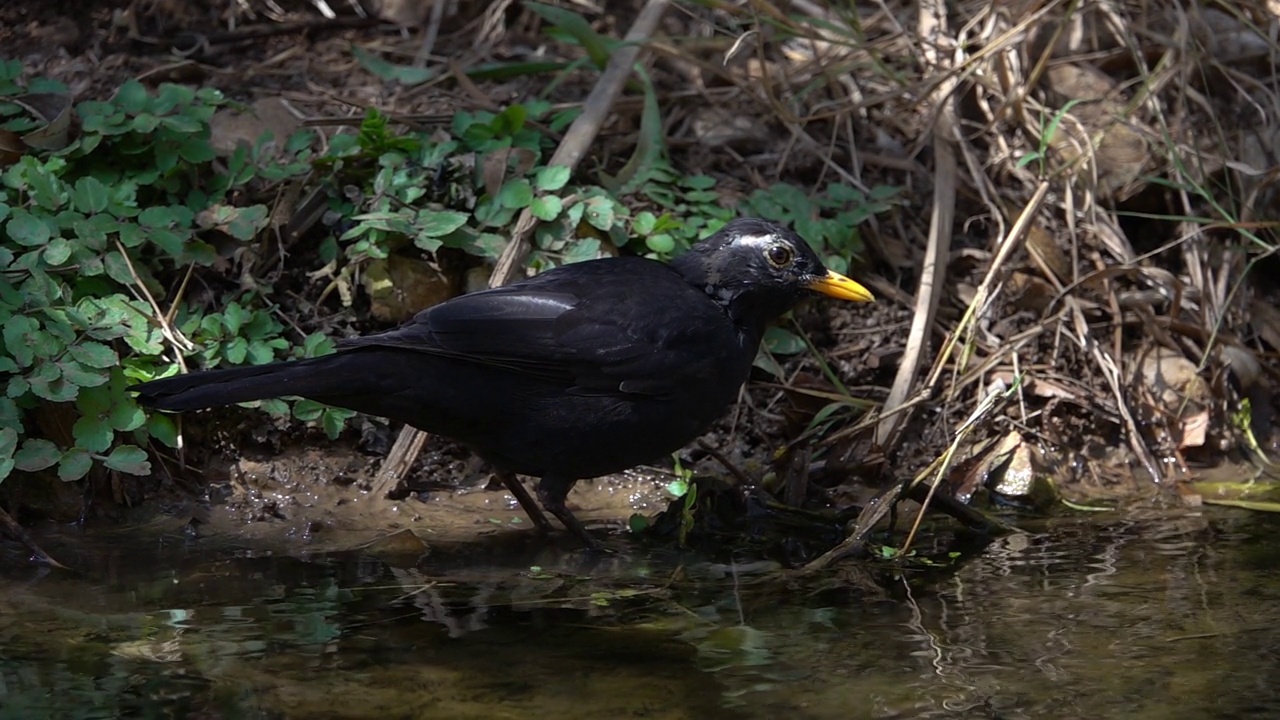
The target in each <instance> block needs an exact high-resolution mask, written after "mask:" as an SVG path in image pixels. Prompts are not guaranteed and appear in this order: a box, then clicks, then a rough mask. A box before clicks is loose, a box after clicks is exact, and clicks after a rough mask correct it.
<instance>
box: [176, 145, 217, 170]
mask: <svg viewBox="0 0 1280 720" xmlns="http://www.w3.org/2000/svg"><path fill="white" fill-rule="evenodd" d="M178 155H180V156H181V157H182V159H183V160H186V161H187V162H189V163H192V164H194V165H199V164H200V163H207V162H209V161H210V160H212V159H214V158H215V157H217V154H216V153H214V152H213V146H212V145H210V144H209V141H208V140H205V139H204V138H191V139H190V140H187V141H186V142H184V143H182V144H181V145H179V146H178Z"/></svg>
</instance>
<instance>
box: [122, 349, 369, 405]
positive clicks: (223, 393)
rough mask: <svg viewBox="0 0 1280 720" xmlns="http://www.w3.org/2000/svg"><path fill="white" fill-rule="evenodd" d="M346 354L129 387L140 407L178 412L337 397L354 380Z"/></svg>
mask: <svg viewBox="0 0 1280 720" xmlns="http://www.w3.org/2000/svg"><path fill="white" fill-rule="evenodd" d="M351 354H352V353H345V352H340V353H337V354H334V355H324V356H321V357H315V358H308V359H306V360H291V361H286V362H277V363H269V364H267V365H253V366H249V367H233V368H223V369H220V370H209V371H206V372H197V373H190V374H187V375H177V376H174V377H169V378H163V379H160V380H152V381H151V382H146V383H142V384H141V385H134V386H133V387H131V388H129V389H130V390H131V391H133V392H135V393H137V395H138V403H139V404H140V405H142V406H143V407H149V408H157V409H160V410H172V411H179V412H180V411H183V410H198V409H201V408H210V407H218V406H220V405H233V404H235V403H241V402H249V401H250V400H264V399H266V398H274V397H282V396H285V395H296V396H299V397H310V398H317V397H326V396H332V395H342V394H343V393H344V392H349V391H350V389H351V382H352V380H353V378H352V377H351V374H350V372H348V368H347V365H348V361H349V360H350V357H349V356H350V355H351Z"/></svg>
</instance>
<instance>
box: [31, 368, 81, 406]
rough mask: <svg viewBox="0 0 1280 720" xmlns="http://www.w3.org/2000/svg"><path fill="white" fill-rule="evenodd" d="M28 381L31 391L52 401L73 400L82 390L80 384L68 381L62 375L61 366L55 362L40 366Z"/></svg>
mask: <svg viewBox="0 0 1280 720" xmlns="http://www.w3.org/2000/svg"><path fill="white" fill-rule="evenodd" d="M27 382H29V383H30V384H31V392H33V393H35V395H36V396H37V397H41V398H44V399H45V400H48V401H50V402H56V403H59V402H71V401H72V400H75V398H76V393H78V392H80V386H78V385H75V384H74V383H70V382H67V381H66V380H65V379H64V378H63V377H62V370H61V368H59V367H58V366H57V365H55V364H53V363H49V364H46V365H42V366H40V368H39V369H38V370H36V372H35V373H32V375H30V376H29V377H28V378H27Z"/></svg>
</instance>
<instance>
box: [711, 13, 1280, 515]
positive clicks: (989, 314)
mask: <svg viewBox="0 0 1280 720" xmlns="http://www.w3.org/2000/svg"><path fill="white" fill-rule="evenodd" d="M913 5H914V4H913ZM935 5H937V7H934V6H935ZM795 10H800V11H802V12H808V13H810V15H811V16H812V17H813V18H814V19H815V21H814V22H807V21H805V20H803V19H799V20H797V19H795V17H796V16H795V12H794V11H795ZM946 10H947V11H948V12H949V15H946V14H944V13H943V12H942V4H941V3H922V4H920V5H919V10H918V11H917V10H916V9H914V8H913V7H909V6H908V4H905V3H904V4H902V5H901V6H889V5H887V4H884V3H881V4H879V5H878V6H875V9H873V10H868V11H865V12H862V13H860V14H859V15H858V16H856V17H838V16H834V15H829V14H825V11H822V10H819V9H817V8H810V7H809V6H808V4H804V3H795V4H794V5H793V12H792V15H791V18H790V19H784V16H783V13H782V10H781V9H780V8H779V7H778V6H774V5H769V4H765V3H760V2H757V3H752V5H751V10H738V11H736V12H735V14H734V15H733V17H735V18H736V19H738V20H739V21H740V22H743V23H749V24H752V26H753V27H756V26H761V27H763V26H772V27H773V28H774V32H775V33H776V35H774V37H773V39H772V42H768V43H761V44H760V45H759V46H758V47H762V48H763V49H762V50H761V52H760V57H761V58H762V62H765V63H776V64H778V65H779V66H783V67H781V68H780V69H777V70H773V69H770V70H769V71H768V72H766V73H764V75H765V76H766V77H775V76H777V77H780V78H786V80H785V81H782V80H780V81H779V82H778V83H776V84H772V85H769V84H766V85H765V86H764V87H763V88H760V89H759V90H756V91H755V93H754V94H756V95H757V96H758V97H757V101H758V103H759V104H761V105H769V106H771V107H773V108H774V110H775V113H774V118H773V120H774V122H776V123H777V124H780V125H782V126H783V127H786V128H787V130H788V132H789V133H791V134H792V135H803V136H805V137H806V138H808V139H807V140H806V141H801V142H795V143H793V145H794V146H795V147H797V148H803V147H805V146H806V145H817V144H818V143H820V142H822V141H821V140H819V139H818V138H819V136H820V134H827V137H829V138H836V137H838V138H839V140H840V141H842V142H836V141H834V140H833V141H832V144H831V145H829V146H828V147H831V148H833V149H837V148H838V150H837V151H836V152H833V153H832V154H831V155H832V160H833V161H835V159H836V158H839V162H840V163H841V164H842V165H843V168H842V176H846V175H851V176H853V177H855V178H856V179H858V180H859V181H861V182H863V183H864V184H870V183H872V182H889V183H893V184H901V185H905V186H907V187H912V188H920V189H922V190H923V189H924V188H927V187H929V186H932V188H933V190H934V193H933V197H932V210H933V212H932V215H931V216H930V215H926V212H925V211H927V209H928V207H929V206H928V205H926V204H924V203H920V204H916V203H912V204H911V206H910V207H906V208H903V212H902V215H901V216H900V217H899V218H897V222H896V223H890V224H887V225H885V226H881V227H878V228H876V229H875V231H876V232H877V233H878V234H879V235H880V238H879V241H878V243H874V245H875V246H878V247H880V248H882V249H883V248H889V251H888V252H884V253H882V257H881V258H879V259H880V261H881V263H882V265H893V264H895V259H896V258H899V257H902V256H904V255H905V256H906V257H908V258H911V261H912V262H911V265H912V266H913V268H912V269H915V267H914V266H915V265H916V263H919V265H918V267H919V268H920V269H919V271H918V272H916V273H912V275H913V277H914V279H915V283H914V286H912V285H908V287H910V288H911V289H912V290H914V292H915V301H914V304H913V318H914V323H913V325H912V329H911V332H910V335H909V338H908V339H907V341H906V342H907V345H906V348H905V351H904V357H905V358H906V360H905V361H904V362H903V363H902V364H901V366H900V370H899V373H898V375H897V378H896V382H895V384H894V386H893V388H892V390H891V393H890V395H889V400H888V402H887V403H886V404H885V407H884V408H883V410H882V419H881V420H880V421H879V422H878V423H876V424H875V425H874V426H873V425H872V424H871V423H862V424H861V425H860V426H859V430H861V431H864V435H865V436H866V438H867V442H865V443H863V444H862V445H859V446H857V447H859V448H862V449H863V450H864V451H865V449H866V448H867V447H868V446H871V447H874V448H875V449H876V450H878V451H879V452H882V453H884V454H885V455H886V456H887V457H889V458H894V457H897V458H899V459H900V458H903V457H906V456H908V455H909V454H911V453H915V457H916V458H917V461H916V468H917V469H918V467H919V466H920V465H923V464H927V460H928V458H931V457H938V454H937V452H938V449H939V448H950V443H949V442H947V438H950V437H952V436H953V435H955V434H957V433H959V432H961V430H963V432H965V433H971V432H972V433H973V434H974V435H977V436H978V437H979V438H981V437H982V436H984V435H985V436H987V437H992V436H1003V435H1005V434H1007V433H1011V432H1017V433H1019V434H1020V435H1021V437H1023V438H1025V439H1026V442H1027V443H1028V444H1030V445H1031V446H1033V447H1034V448H1035V449H1036V450H1037V454H1036V457H1037V459H1038V460H1037V461H1038V463H1039V464H1040V465H1041V469H1044V470H1052V469H1059V470H1064V471H1065V470H1074V471H1075V472H1074V473H1067V472H1063V473H1060V474H1059V475H1058V477H1059V479H1068V480H1071V479H1074V480H1078V481H1082V484H1083V485H1084V486H1092V487H1091V489H1093V490H1105V489H1106V486H1110V485H1114V484H1116V483H1118V482H1120V478H1123V477H1128V476H1130V475H1132V473H1134V472H1135V471H1136V472H1137V473H1138V475H1139V476H1140V477H1146V478H1148V479H1151V480H1155V481H1157V482H1162V481H1168V480H1173V479H1177V478H1179V477H1182V476H1184V473H1185V471H1186V469H1187V464H1188V463H1194V462H1197V461H1198V462H1215V461H1218V460H1220V459H1222V458H1224V457H1227V456H1229V455H1230V454H1231V453H1232V452H1234V451H1235V450H1237V449H1240V448H1241V447H1242V446H1243V445H1244V444H1245V435H1246V434H1242V432H1241V423H1240V422H1239V421H1240V420H1241V418H1242V417H1243V418H1244V419H1246V420H1249V421H1251V423H1252V425H1251V428H1250V429H1251V430H1252V432H1253V433H1254V434H1255V435H1256V436H1259V437H1261V438H1269V437H1270V436H1271V427H1270V423H1269V417H1270V415H1271V412H1272V409H1271V406H1273V405H1274V399H1275V392H1274V390H1273V387H1274V382H1275V379H1276V377H1277V375H1280V369H1278V367H1277V360H1276V358H1277V351H1280V347H1278V346H1277V345H1276V344H1275V341H1276V338H1277V329H1276V328H1275V327H1274V323H1275V320H1274V316H1275V313H1273V312H1266V311H1265V310H1263V308H1267V307H1269V306H1271V305H1273V304H1274V302H1275V300H1276V297H1277V292H1276V290H1277V288H1276V287H1275V283H1274V281H1273V280H1271V279H1269V277H1274V272H1275V269H1276V260H1275V258H1272V257H1271V256H1272V255H1274V254H1275V251H1276V247H1277V245H1276V240H1275V235H1274V230H1275V222H1276V219H1277V218H1276V192H1275V178H1276V177H1277V171H1276V167H1277V161H1276V156H1277V151H1278V150H1280V148H1277V147H1276V144H1275V142H1276V140H1277V139H1278V138H1280V134H1277V129H1278V128H1277V119H1280V104H1277V91H1278V90H1280V83H1278V78H1277V75H1276V69H1277V68H1278V67H1280V53H1278V52H1277V51H1278V49H1280V47H1278V46H1277V43H1276V42H1275V41H1274V40H1273V39H1272V38H1274V37H1275V35H1276V30H1277V28H1278V27H1280V23H1278V19H1280V18H1278V17H1277V15H1276V12H1277V8H1276V7H1274V6H1273V5H1270V4H1266V3H1262V2H1249V3H1205V4H1198V5H1197V4H1180V3H1178V2H1173V1H1162V2H1142V3H1119V2H1099V3H1074V2H1065V1H1063V2H1024V3H1013V4H994V5H993V4H991V3H981V2H972V3H965V4H962V5H958V6H957V5H954V4H949V6H948V7H947V8H946ZM816 20H821V22H817V21H816ZM784 34H786V35H791V36H794V37H795V38H803V41H801V40H796V39H790V40H782V39H781V37H782V36H783V35H784ZM797 42H804V43H807V47H808V48H809V56H810V57H812V58H815V60H814V61H813V62H812V63H809V64H806V63H804V62H798V61H796V60H794V59H792V54H789V53H788V47H789V46H793V45H794V44H795V43H797ZM815 77H820V78H823V79H824V80H825V82H826V88H825V90H826V92H825V93H816V92H807V93H799V92H795V88H798V87H811V84H809V79H810V78H815ZM739 88H740V89H741V90H742V91H743V92H744V93H747V92H751V91H752V89H751V88H749V87H748V86H747V84H746V83H743V84H740V85H739ZM788 89H790V90H788ZM842 153H848V155H847V156H842ZM868 157H874V158H875V159H874V160H872V161H868ZM886 160H889V161H886ZM920 166H923V168H924V169H925V170H926V171H927V173H928V175H927V176H922V174H921V173H920V172H919V171H918V170H917V171H915V172H912V171H911V169H912V168H918V167H920ZM904 171H905V172H904ZM872 173H874V174H875V175H876V178H875V179H874V180H872V179H870V178H869V177H868V176H869V175H870V174H872ZM914 197H916V198H918V199H922V198H923V197H924V193H923V192H922V193H918V194H916V195H915V196H914ZM952 202H954V204H955V211H954V217H955V220H954V221H952V220H951V212H950V208H949V207H947V205H949V204H950V203H952ZM922 217H929V218H930V222H929V225H928V227H923V226H922V224H921V222H920V220H919V219H920V218H922ZM962 237H963V238H964V240H963V241H962V240H960V238H962ZM934 263H937V265H936V266H934V265H933V264H934ZM1268 273H1270V274H1271V275H1270V276H1269V274H1268ZM939 307H941V308H942V310H941V311H940V312H937V313H936V314H935V312H934V309H935V308H939ZM916 358H919V361H920V362H919V366H918V367H917V362H916ZM1014 380H1016V383H1014V384H1015V386H1016V394H1015V396H1014V397H1012V398H1010V401H1009V402H1008V403H1007V405H1005V407H1004V408H1003V410H1002V411H1000V412H995V413H987V414H986V415H985V417H984V419H983V424H984V425H985V428H983V429H982V430H980V431H976V432H975V431H974V428H973V421H972V418H971V415H972V413H973V412H974V408H977V407H983V400H984V398H987V397H990V392H989V388H991V387H992V386H993V385H994V384H997V383H1010V382H1011V381H1014ZM1246 399H1247V400H1250V401H1251V404H1250V405H1245V404H1244V403H1243V402H1242V401H1243V400H1246ZM1263 406H1266V407H1265V408H1264V407H1263ZM904 407H905V408H909V409H908V410H907V411H906V412H903V411H901V408H904ZM923 407H931V408H933V409H935V410H936V411H937V412H933V413H930V414H928V415H926V414H924V413H921V412H919V411H918V409H919V408H923ZM1249 408H1251V409H1252V415H1251V416H1250V415H1249V414H1248V412H1247V410H1248V409H1249ZM1242 409H1244V410H1246V413H1245V414H1243V415H1242V413H1241V411H1242ZM1246 424H1247V423H1246ZM904 430H909V432H904ZM850 434H851V433H850V431H846V432H843V433H837V434H836V436H837V437H839V438H841V439H847V437H848V436H849V435H850ZM904 438H911V439H910V440H904ZM920 438H924V439H925V440H924V441H923V442H921V441H920V440H919V439H920ZM973 445H975V446H976V447H980V446H981V445H982V443H980V442H979V443H973ZM877 446H878V447H877ZM921 447H924V448H926V449H929V448H932V449H933V451H932V452H929V453H923V454H920V453H918V452H916V451H918V450H919V449H920V448H921ZM952 449H953V448H951V449H949V450H948V451H947V457H948V458H949V457H950V456H951V450H952ZM1080 457H1088V458H1089V459H1090V460H1091V462H1088V463H1083V464H1081V463H1076V462H1074V461H1075V459H1077V458H1080ZM890 465H892V468H891V473H892V474H894V475H896V476H898V477H909V476H910V475H911V474H912V467H911V466H912V463H904V462H901V461H899V462H898V463H896V464H894V463H892V462H891V463H890ZM942 475H945V473H939V476H942ZM962 479H963V478H953V481H959V480H962ZM1079 490H1080V491H1082V492H1083V491H1084V489H1083V488H1080V489H1079Z"/></svg>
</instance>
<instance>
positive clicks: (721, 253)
mask: <svg viewBox="0 0 1280 720" xmlns="http://www.w3.org/2000/svg"><path fill="white" fill-rule="evenodd" d="M672 265H673V266H674V267H675V269H676V270H677V271H678V272H679V273H680V274H681V275H683V276H684V278H685V279H686V280H688V281H689V282H690V284H692V285H694V286H696V287H701V288H702V289H703V290H705V291H706V293H707V294H708V295H710V296H711V297H712V298H714V299H715V300H716V302H718V303H720V304H721V305H723V306H725V308H726V309H727V310H728V312H729V315H730V316H731V317H733V318H734V320H737V321H743V322H748V323H750V324H752V325H759V326H763V324H764V323H765V322H767V321H769V320H772V319H773V318H775V317H778V316H779V315H782V314H783V313H785V312H787V311H788V310H790V309H791V308H792V307H793V306H795V304H796V303H798V302H799V301H800V300H802V299H803V298H805V297H806V296H810V295H812V294H814V293H820V294H823V295H829V296H831V297H835V298H840V299H841V300H853V301H855V302H873V301H874V300H875V298H874V297H873V296H872V295H871V293H870V292H869V291H868V290H867V289H866V288H864V287H862V286H861V285H859V284H858V283H856V282H854V281H852V280H850V279H849V278H847V277H845V276H843V275H841V274H840V273H837V272H834V271H831V270H828V269H827V268H826V267H825V266H824V265H823V264H822V260H821V259H820V258H819V257H818V254H817V253H815V252H814V251H813V248H811V247H809V243H807V242H805V241H804V240H803V239H801V237H800V236H799V235H796V234H795V233H794V232H792V231H791V230H790V229H788V228H786V227H784V226H782V225H779V224H777V223H774V222H770V221H768V220H761V219H759V218H738V219H736V220H732V221H730V222H729V223H727V224H726V225H725V226H724V227H723V228H721V229H720V231H719V232H717V233H715V234H714V235H712V236H711V237H709V238H707V239H706V240H703V241H702V242H700V243H698V244H696V245H694V246H693V247H692V248H691V249H690V250H689V252H687V253H685V254H683V255H681V256H680V257H678V258H676V259H675V260H674V261H673V262H672Z"/></svg>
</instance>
